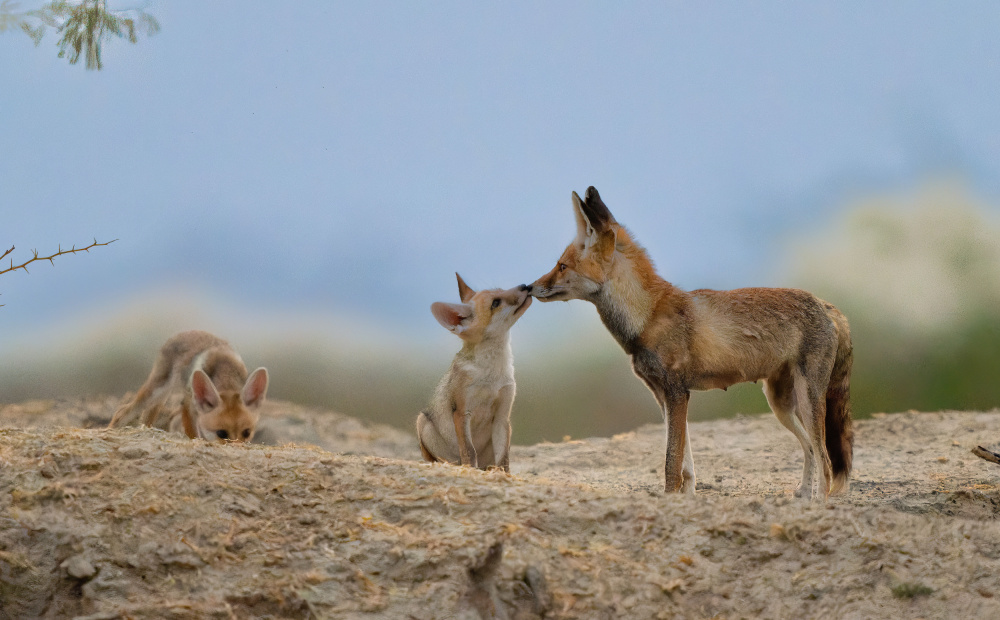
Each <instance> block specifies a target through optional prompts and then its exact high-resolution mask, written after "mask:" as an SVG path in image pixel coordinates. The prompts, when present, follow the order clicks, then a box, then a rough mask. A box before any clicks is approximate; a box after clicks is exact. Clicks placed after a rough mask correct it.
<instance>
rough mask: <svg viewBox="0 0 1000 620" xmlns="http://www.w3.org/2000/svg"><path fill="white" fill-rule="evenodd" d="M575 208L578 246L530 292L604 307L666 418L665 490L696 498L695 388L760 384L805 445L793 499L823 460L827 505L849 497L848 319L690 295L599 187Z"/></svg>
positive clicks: (789, 301)
mask: <svg viewBox="0 0 1000 620" xmlns="http://www.w3.org/2000/svg"><path fill="white" fill-rule="evenodd" d="M573 211H574V213H575V215H576V224H577V235H576V239H574V240H573V242H572V243H570V244H569V246H567V247H566V250H565V251H564V252H563V254H562V256H561V257H560V258H559V261H558V263H556V266H555V268H553V269H552V271H550V272H549V273H547V274H545V275H544V276H542V277H541V278H539V279H538V280H536V281H535V282H534V283H533V284H532V285H531V287H530V290H531V295H532V296H533V297H535V298H536V299H538V300H539V301H556V300H564V301H565V300H570V299H583V300H586V301H589V302H591V303H593V304H594V305H595V306H596V307H597V312H598V314H599V315H600V317H601V321H603V323H604V325H605V327H607V328H608V331H610V332H611V334H612V335H613V336H614V337H615V339H616V340H617V341H618V343H619V344H620V345H621V346H622V348H623V349H625V352H626V353H628V354H629V356H630V357H631V358H632V369H633V371H634V372H635V374H636V375H637V376H638V377H639V378H640V379H642V381H643V382H644V383H645V384H646V386H647V387H649V389H650V390H651V391H652V392H653V396H654V397H655V398H656V402H657V403H658V404H659V405H660V408H661V409H662V410H663V415H664V420H665V422H666V427H667V428H666V430H667V450H666V467H665V472H664V478H665V481H664V482H665V489H666V491H668V492H671V491H683V492H687V493H693V492H694V489H695V475H694V460H693V458H692V456H691V441H690V438H689V436H688V424H687V408H688V400H689V399H690V396H691V390H710V389H713V388H722V389H725V388H727V387H729V386H730V385H733V384H735V383H740V382H744V381H754V382H756V381H757V380H763V383H764V394H765V395H766V396H767V402H768V404H769V405H770V406H771V410H772V411H773V412H774V414H775V415H776V416H777V417H778V420H779V421H780V422H781V423H782V424H783V425H784V426H785V427H786V428H788V430H790V431H792V433H794V434H795V436H796V437H797V438H798V440H799V442H800V443H801V444H802V450H803V452H804V453H805V459H804V460H805V463H804V466H803V471H802V484H801V485H800V486H799V487H798V489H797V490H796V491H795V494H796V495H797V496H800V497H811V496H812V492H813V485H814V482H815V473H814V472H815V469H816V468H815V464H816V462H817V461H818V464H819V478H820V491H821V492H822V494H823V497H826V496H827V495H829V494H830V493H836V492H838V491H840V490H842V489H844V488H846V486H847V484H848V479H849V477H850V474H851V459H852V452H853V445H854V431H853V429H852V426H851V407H850V376H851V363H852V358H853V354H852V347H851V333H850V328H849V327H848V324H847V318H846V317H844V315H843V314H841V312H840V311H839V310H837V308H835V307H834V306H833V305H832V304H829V303H827V302H825V301H823V300H821V299H818V298H817V297H816V296H814V295H812V294H811V293H807V292H806V291H801V290H798V289H788V288H743V289H736V290H731V291H714V290H708V289H699V290H695V291H690V292H686V291H682V290H680V289H679V288H677V287H675V286H673V285H671V284H670V283H669V282H667V281H665V280H664V279H663V278H661V277H660V276H658V275H657V273H656V270H655V269H654V267H653V263H652V261H651V260H650V258H649V255H648V254H647V253H646V250H645V249H643V248H642V247H641V246H639V245H638V244H637V243H635V242H634V241H633V240H632V235H631V234H630V233H629V232H628V231H627V230H625V228H624V227H622V226H621V225H619V224H618V222H617V221H615V218H614V216H612V215H611V212H610V211H609V210H608V208H607V206H605V204H604V202H603V201H602V200H601V197H600V195H599V194H598V193H597V190H596V189H594V188H593V187H590V188H588V189H587V193H586V200H580V197H579V196H578V195H577V194H576V192H573Z"/></svg>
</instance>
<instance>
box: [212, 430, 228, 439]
mask: <svg viewBox="0 0 1000 620" xmlns="http://www.w3.org/2000/svg"><path fill="white" fill-rule="evenodd" d="M215 436H216V437H218V438H219V439H229V431H215Z"/></svg>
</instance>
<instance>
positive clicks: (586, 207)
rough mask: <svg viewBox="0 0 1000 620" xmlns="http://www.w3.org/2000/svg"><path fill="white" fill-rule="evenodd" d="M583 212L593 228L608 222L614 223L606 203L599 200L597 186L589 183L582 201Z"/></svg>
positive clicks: (600, 226)
mask: <svg viewBox="0 0 1000 620" xmlns="http://www.w3.org/2000/svg"><path fill="white" fill-rule="evenodd" d="M583 212H584V214H585V215H586V216H587V219H588V220H590V223H591V225H592V226H594V227H595V228H605V227H607V225H608V224H613V223H615V217H614V216H613V215H611V211H609V210H608V207H607V205H605V204H604V201H603V200H601V195H600V194H598V193H597V188H596V187H594V186H593V185H591V186H590V187H588V188H587V194H586V198H585V199H584V202H583Z"/></svg>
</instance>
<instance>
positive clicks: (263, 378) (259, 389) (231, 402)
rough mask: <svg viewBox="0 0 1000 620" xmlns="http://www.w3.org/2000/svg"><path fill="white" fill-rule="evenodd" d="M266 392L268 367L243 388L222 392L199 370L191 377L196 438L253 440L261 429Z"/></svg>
mask: <svg viewBox="0 0 1000 620" xmlns="http://www.w3.org/2000/svg"><path fill="white" fill-rule="evenodd" d="M244 372H246V371H244ZM266 393H267V369H265V368H258V369H257V370H255V371H253V372H252V373H250V376H249V377H247V380H246V383H245V384H244V385H243V388H242V389H240V390H221V391H220V390H219V389H217V388H216V386H215V384H214V383H212V379H211V378H210V377H209V376H208V375H207V374H206V373H205V371H203V370H201V369H200V368H199V369H197V370H195V371H194V373H192V374H191V395H192V396H193V399H192V400H193V402H192V404H191V407H192V411H191V414H192V415H191V417H192V418H193V419H192V420H191V422H192V423H193V424H194V427H195V428H194V429H193V430H194V431H195V432H194V436H196V437H201V438H202V439H205V440H207V441H246V442H248V441H250V440H251V439H253V435H254V432H256V430H257V421H258V420H259V418H260V413H259V408H260V405H261V403H263V402H264V396H265V395H266ZM190 434H191V433H189V435H190Z"/></svg>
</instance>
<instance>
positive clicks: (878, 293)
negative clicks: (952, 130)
mask: <svg viewBox="0 0 1000 620" xmlns="http://www.w3.org/2000/svg"><path fill="white" fill-rule="evenodd" d="M789 254H790V256H791V258H792V260H793V261H794V263H793V264H792V266H791V272H792V280H793V283H794V285H796V286H800V287H802V288H807V289H809V290H811V291H813V292H814V293H816V294H817V295H819V296H821V297H823V298H824V299H827V300H828V301H830V302H832V303H834V304H836V305H837V306H838V307H839V308H840V309H841V310H843V311H844V313H845V314H847V317H848V319H849V320H850V323H851V334H852V337H853V340H854V372H853V375H852V383H851V396H852V404H853V407H854V412H855V414H856V415H865V414H869V413H873V412H880V411H886V412H892V411H904V410H909V409H916V410H919V411H935V410H940V409H992V408H994V407H996V406H997V405H998V404H1000V380H998V379H1000V219H998V212H997V210H996V209H995V208H992V207H990V206H988V205H986V204H985V203H983V202H982V201H980V200H978V199H976V198H975V197H974V196H972V195H971V194H970V193H969V192H968V191H967V190H966V189H965V188H964V187H963V186H962V185H961V184H959V183H955V182H940V183H936V184H930V185H927V186H924V187H921V188H918V189H917V190H915V191H913V192H911V193H908V194H898V195H888V196H881V197H873V198H869V199H867V200H865V201H862V202H859V203H858V204H855V205H850V206H849V207H848V208H846V209H845V210H844V211H843V212H842V213H841V214H840V216H839V217H838V219H837V220H836V221H835V222H834V223H833V226H830V227H828V228H827V229H826V230H824V231H822V232H819V233H815V234H813V235H804V236H802V237H801V238H800V239H799V240H798V241H796V242H795V243H794V244H793V246H792V249H791V251H790V252H789Z"/></svg>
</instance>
